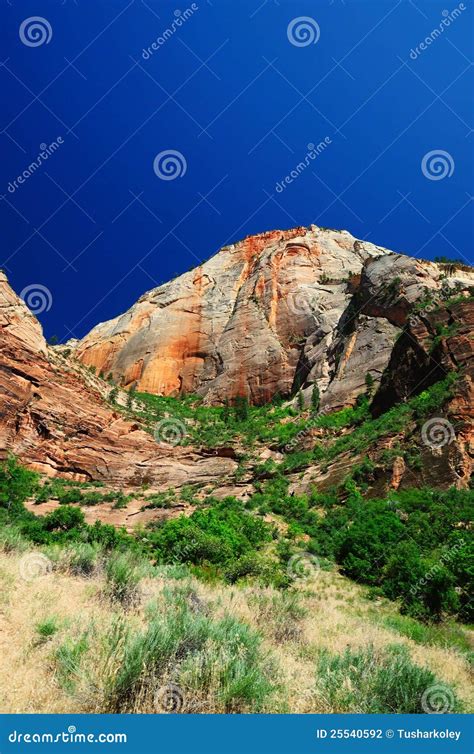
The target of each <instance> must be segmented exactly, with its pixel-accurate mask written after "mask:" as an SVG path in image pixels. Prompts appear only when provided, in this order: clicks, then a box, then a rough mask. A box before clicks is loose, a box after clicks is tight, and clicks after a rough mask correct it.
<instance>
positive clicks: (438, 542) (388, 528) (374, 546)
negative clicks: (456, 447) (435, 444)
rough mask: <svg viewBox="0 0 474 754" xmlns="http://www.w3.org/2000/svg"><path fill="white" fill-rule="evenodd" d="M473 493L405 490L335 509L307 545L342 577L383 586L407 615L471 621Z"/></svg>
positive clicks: (331, 508)
mask: <svg viewBox="0 0 474 754" xmlns="http://www.w3.org/2000/svg"><path fill="white" fill-rule="evenodd" d="M473 502H474V492H473V491H472V490H457V489H454V488H452V489H450V490H448V491H440V490H431V489H412V490H403V491H399V492H397V493H393V494H392V495H391V499H390V500H367V501H364V500H359V499H357V497H356V496H352V497H349V499H348V500H346V501H345V502H344V504H341V503H339V504H338V505H337V504H334V502H333V503H332V504H331V506H329V507H328V509H327V512H326V515H325V516H324V518H323V519H322V520H321V522H320V523H319V525H318V526H317V529H316V533H315V534H314V536H313V540H312V542H311V545H310V550H311V551H313V552H315V553H316V554H321V555H326V556H330V557H333V558H334V559H335V560H336V562H337V563H339V564H340V565H341V566H342V570H343V573H345V574H346V575H347V576H349V577H350V578H352V579H354V580H356V581H359V582H360V583H363V584H369V585H371V586H378V587H381V589H382V590H383V593H384V594H385V595H386V596H387V597H389V598H390V599H400V601H401V605H402V610H403V611H405V612H407V613H408V614H410V615H413V616H416V617H421V618H425V619H427V618H428V619H432V620H440V619H441V617H442V616H443V615H444V614H459V617H460V618H461V619H462V620H466V621H470V620H472V607H471V603H470V600H469V597H468V595H469V594H470V593H472V587H473V582H474V566H473V548H474V544H473V535H472V531H471V529H470V521H471V519H472V510H473Z"/></svg>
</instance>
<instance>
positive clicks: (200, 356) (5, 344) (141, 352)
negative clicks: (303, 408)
mask: <svg viewBox="0 0 474 754" xmlns="http://www.w3.org/2000/svg"><path fill="white" fill-rule="evenodd" d="M473 285H474V273H473V272H472V269H471V268H466V267H462V266H461V267H460V266H459V265H438V264H434V263H430V262H423V261H420V260H414V259H411V258H409V257H405V256H403V255H399V254H394V253H392V252H389V251H387V250H385V249H382V248H380V247H377V246H374V245H373V244H369V243H365V242H361V241H357V240H356V239H354V238H353V236H351V235H350V234H349V233H347V232H346V231H340V232H338V231H329V230H323V229H320V228H317V227H316V226H311V227H310V228H296V229H294V230H291V231H273V232H271V233H264V234H261V235H259V236H255V237H252V238H247V239H245V240H244V241H242V242H241V243H238V244H235V245H233V246H229V247H226V248H224V249H223V250H222V251H221V252H220V253H219V254H217V255H216V256H215V257H213V258H212V259H210V260H209V261H208V262H206V263H205V264H203V265H201V266H200V267H199V268H197V269H196V270H194V271H191V272H188V273H186V274H185V275H182V276H181V277H179V278H177V279H176V280H173V281H171V282H170V283H168V284H166V285H164V286H161V287H159V288H157V289H155V290H153V291H150V292H149V293H147V294H145V295H144V296H142V298H141V299H140V300H139V301H138V302H137V304H135V306H133V307H132V308H131V309H130V310H129V311H128V312H127V313H125V314H123V315H121V316H120V317H118V318H117V319H115V320H112V321H111V322H108V323H105V324H101V325H98V326H97V327H96V328H94V330H93V331H92V332H91V333H90V334H89V335H88V336H87V337H86V338H85V339H84V340H82V341H80V342H78V343H75V342H70V343H68V344H67V345H66V346H60V347H50V346H48V345H47V344H46V342H45V340H44V337H43V334H42V330H41V327H40V325H39V323H38V322H37V320H36V319H35V318H34V317H33V316H32V315H31V313H30V312H29V310H28V308H27V307H26V306H25V304H24V303H23V301H21V299H20V298H19V297H18V296H16V295H15V293H14V292H13V291H12V290H11V288H10V287H9V286H8V283H7V281H6V278H5V276H4V275H3V274H2V275H1V276H0V458H4V457H5V456H6V455H7V453H10V452H12V453H14V454H15V455H17V456H18V457H19V458H20V460H21V461H23V462H24V463H26V464H28V465H29V466H30V467H32V468H35V469H37V470H38V471H41V472H43V473H45V474H47V475H56V474H61V475H63V476H67V477H70V478H73V479H77V480H88V479H94V480H104V481H106V482H108V483H109V484H110V485H112V486H115V487H118V486H120V487H128V486H131V487H137V486H141V485H144V484H146V485H149V486H151V487H153V488H155V489H164V488H168V487H177V488H179V487H181V486H183V485H185V484H197V485H199V487H200V488H202V487H203V486H204V485H209V486H211V487H212V488H213V489H216V490H217V492H216V494H218V495H219V494H225V493H226V494H239V495H246V494H248V493H249V491H250V490H251V484H252V476H251V473H250V471H249V473H248V474H247V476H246V477H245V478H244V479H242V480H241V482H240V485H241V486H240V487H239V483H238V482H237V477H236V476H234V472H235V471H236V469H237V467H238V466H239V457H238V456H239V453H237V452H236V449H235V448H233V447H228V448H217V449H214V450H212V451H210V450H199V449H197V448H188V447H181V446H179V447H178V446H174V447H173V446H172V445H169V444H166V443H157V442H156V441H155V440H154V438H153V437H152V436H151V435H150V434H148V433H146V432H144V431H143V430H142V429H141V426H140V425H139V424H138V423H133V422H130V421H127V420H126V419H124V417H123V413H121V412H120V411H119V410H114V408H113V407H111V405H110V404H109V403H108V401H107V398H108V394H109V393H110V386H109V385H108V384H107V383H106V382H105V381H104V380H102V379H99V378H98V377H97V376H95V375H94V374H93V373H92V371H91V370H90V369H89V367H90V366H91V365H92V366H94V367H95V368H96V371H97V372H102V373H103V374H104V375H108V374H109V373H111V374H112V376H113V377H114V378H115V380H116V381H117V382H119V383H120V384H121V385H123V386H124V387H130V386H131V385H135V386H136V387H137V388H138V389H139V390H143V391H149V392H154V393H163V394H166V395H168V394H179V393H186V392H199V393H201V394H202V395H203V396H205V400H206V401H207V402H209V403H211V402H212V403H221V402H223V401H226V400H232V399H233V398H235V397H237V396H241V395H246V396H247V397H249V399H250V400H252V401H253V402H256V403H260V402H265V401H268V400H270V399H271V398H272V397H273V396H274V395H275V394H277V393H278V394H280V395H283V396H294V395H295V394H296V392H297V391H299V390H301V392H302V395H303V399H306V401H307V402H309V401H310V399H311V393H312V391H313V387H314V385H315V384H316V385H317V386H318V388H319V390H320V394H321V409H322V410H324V411H331V410H333V409H336V408H340V407H342V406H347V405H352V404H354V403H355V401H356V399H357V397H358V396H359V395H360V394H361V393H362V392H365V391H366V390H367V384H366V376H367V374H368V373H369V374H370V375H371V377H372V382H373V384H372V385H371V391H372V394H375V397H374V401H373V404H372V410H373V413H374V415H378V414H380V413H382V412H384V411H386V410H387V409H388V408H390V407H391V406H392V405H394V404H395V403H397V402H400V401H404V400H406V399H407V398H409V397H411V396H412V395H415V394H417V393H419V392H421V391H422V390H423V389H425V388H426V387H429V386H430V385H432V384H433V383H435V382H436V381H438V380H439V379H442V378H443V377H444V376H445V375H446V374H447V373H448V372H450V371H456V372H459V373H460V375H461V379H460V380H458V382H457V384H456V389H455V391H454V392H453V397H452V400H451V402H450V404H449V405H448V406H447V407H445V409H444V410H445V412H446V416H448V417H449V421H452V422H453V426H454V427H455V434H456V437H455V440H454V441H453V442H451V443H449V444H448V446H447V447H446V448H444V449H443V450H442V452H441V453H435V454H433V453H432V449H430V448H424V449H423V453H425V456H426V457H424V458H423V464H422V467H423V468H422V469H420V471H419V472H418V471H417V472H416V474H415V476H414V473H413V470H411V469H410V468H409V466H408V465H407V464H405V465H404V464H403V459H402V458H399V459H398V460H397V463H396V464H394V466H393V468H392V469H390V470H389V472H387V470H386V469H383V470H382V471H381V475H380V479H379V480H378V481H377V480H374V490H376V489H380V490H383V489H388V488H390V489H396V488H399V487H403V486H407V485H408V486H410V485H411V486H413V485H414V484H415V485H418V484H424V483H430V484H434V485H435V486H436V485H438V486H446V485H448V486H449V484H456V485H457V486H467V484H468V479H469V476H470V473H471V469H472V426H473V421H474V416H473V405H474V401H473V398H474V396H473V372H472V369H473V366H472V363H473V345H472V330H473V324H474V322H473V319H474V314H473V308H472V301H471V300H470V299H468V298H466V297H465V298H463V296H466V294H467V292H468V290H469V289H471V290H472V287H473ZM453 293H456V294H460V295H459V297H458V298H459V301H458V303H456V304H453V305H451V304H449V303H448V304H446V300H448V299H449V300H450V299H451V296H452V294H453ZM440 302H443V305H442V306H438V304H439V303H440ZM71 355H73V356H76V357H78V358H71V357H70V356H71ZM369 382H370V381H369ZM124 396H126V393H123V392H122V391H119V395H118V403H122V404H123V403H124V402H125V397H124ZM318 431H320V430H317V429H314V430H313V431H311V432H309V433H308V435H307V438H306V439H307V442H308V443H309V447H312V446H313V445H314V442H315V441H319V439H320V438H318V437H317V433H318ZM178 433H179V428H178ZM171 434H173V432H172V433H171ZM260 450H261V451H262V452H267V451H266V450H265V449H264V448H261V449H260ZM239 452H240V451H239ZM272 452H273V451H272ZM262 458H263V456H262ZM357 462H358V461H357V458H355V457H353V456H351V455H350V454H346V455H345V456H341V458H338V459H335V461H334V463H333V464H332V465H331V468H330V469H323V467H321V468H318V467H312V468H311V469H309V470H308V471H307V472H305V473H304V478H303V480H302V481H301V483H304V484H310V483H311V484H312V483H313V482H314V483H317V486H318V488H319V489H321V490H324V489H325V486H326V487H330V486H333V485H334V484H338V483H339V482H340V481H341V480H342V479H343V478H344V476H346V475H347V473H349V472H348V470H350V468H351V467H352V466H353V465H354V463H357ZM425 470H427V471H426V473H425ZM388 477H390V478H388ZM239 478H240V477H239ZM297 483H298V484H299V483H300V481H298V482H297ZM377 484H378V487H377ZM387 485H388V487H387Z"/></svg>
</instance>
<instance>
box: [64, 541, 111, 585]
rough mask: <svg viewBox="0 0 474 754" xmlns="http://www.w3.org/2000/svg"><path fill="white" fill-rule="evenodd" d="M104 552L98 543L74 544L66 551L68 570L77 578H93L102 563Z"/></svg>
mask: <svg viewBox="0 0 474 754" xmlns="http://www.w3.org/2000/svg"><path fill="white" fill-rule="evenodd" d="M101 555H102V550H101V548H100V546H99V545H97V544H96V543H90V542H74V543H72V544H71V545H70V546H69V547H68V549H67V551H66V559H67V563H68V569H69V570H70V571H71V573H72V574H74V575H75V576H85V577H91V576H93V575H94V574H95V573H96V571H97V569H98V567H99V563H100V558H101Z"/></svg>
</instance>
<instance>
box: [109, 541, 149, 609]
mask: <svg viewBox="0 0 474 754" xmlns="http://www.w3.org/2000/svg"><path fill="white" fill-rule="evenodd" d="M144 572H145V569H144V563H143V561H140V560H138V559H137V557H136V556H135V555H134V554H133V553H130V552H122V553H120V552H119V553H114V554H113V555H111V557H110V558H109V559H108V561H107V563H106V568H105V575H106V593H107V594H108V596H109V597H110V598H111V599H112V600H116V601H118V602H120V603H121V604H122V605H123V606H124V607H131V606H132V605H133V604H135V603H136V602H137V601H138V597H139V590H138V585H139V583H140V581H141V579H142V577H143V576H144Z"/></svg>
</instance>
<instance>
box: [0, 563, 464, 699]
mask: <svg viewBox="0 0 474 754" xmlns="http://www.w3.org/2000/svg"><path fill="white" fill-rule="evenodd" d="M27 554H31V551H30V552H29V553H27ZM22 557H25V553H23V554H21V553H14V552H11V553H10V554H4V553H2V554H0V586H1V588H0V595H1V597H0V637H1V639H0V650H1V651H0V709H1V711H2V712H100V711H110V710H114V711H132V710H133V711H140V712H152V711H160V710H161V708H160V709H157V706H156V705H157V702H156V691H157V689H159V688H163V686H165V687H166V684H167V683H175V682H176V681H179V690H178V691H177V693H178V694H179V695H182V697H183V700H184V701H183V708H182V711H210V712H223V711H226V710H229V711H243V712H245V711H255V710H256V709H262V710H267V711H291V712H338V711H348V709H350V710H351V711H364V709H365V707H364V704H373V701H370V699H368V698H364V693H361V692H360V690H357V689H355V690H354V692H351V683H350V682H349V676H350V675H351V672H352V671H351V668H350V667H349V666H347V667H346V666H345V665H343V667H342V671H341V669H340V671H339V675H338V676H337V677H336V676H334V678H333V679H332V680H331V678H332V676H331V674H330V672H329V670H328V669H327V667H326V669H324V668H323V666H322V665H320V666H319V668H320V669H319V672H318V670H317V668H318V663H320V662H321V654H320V653H321V650H328V651H329V652H330V653H331V655H339V656H343V653H344V652H345V650H347V649H348V648H350V649H351V650H355V651H358V650H360V649H361V648H366V647H367V646H369V645H372V646H373V653H372V654H371V663H374V662H377V660H376V658H377V656H379V654H380V652H381V651H383V648H386V647H387V646H389V645H393V644H394V643H395V644H397V645H403V646H405V647H406V648H407V650H408V653H409V656H410V658H411V661H412V663H414V664H415V665H417V666H419V667H422V668H427V669H429V670H430V671H432V672H433V674H434V676H435V677H436V678H435V682H436V683H441V684H444V685H445V684H448V685H449V686H450V687H451V688H452V689H453V690H454V692H455V694H456V696H457V698H458V699H459V704H460V705H461V706H462V707H464V709H472V705H473V702H474V699H473V697H472V694H471V693H470V692H469V685H468V684H469V673H468V664H467V657H466V647H467V644H468V635H469V632H468V631H467V629H451V630H448V629H447V628H446V627H445V628H443V629H441V628H440V629H432V635H431V637H427V636H426V635H424V634H423V631H425V629H424V627H423V626H421V624H417V623H416V622H415V621H408V622H407V619H403V618H400V616H399V615H398V613H397V612H396V610H395V608H394V606H393V605H391V603H389V602H388V601H385V600H379V601H377V602H376V603H374V602H372V601H370V600H369V599H368V598H367V592H366V590H364V589H363V588H361V587H359V586H357V585H355V584H353V583H352V582H350V581H348V580H347V579H344V578H343V577H341V576H340V575H338V574H337V573H335V572H329V571H319V572H317V573H316V574H314V577H313V578H310V579H308V580H306V581H304V582H300V583H297V585H296V591H295V596H293V592H292V593H291V595H288V594H286V595H284V596H282V594H281V593H280V592H277V591H275V590H273V589H272V588H259V587H257V586H239V587H228V586H227V587H226V586H222V585H214V586H211V585H209V584H204V583H203V582H202V581H197V580H195V579H194V578H193V577H192V576H190V575H185V574H184V573H183V574H181V575H182V576H183V578H181V579H180V580H178V581H176V580H174V579H172V578H163V579H156V578H155V579H147V578H145V579H143V581H142V582H141V584H140V587H139V592H137V595H139V596H137V600H136V601H135V602H134V604H133V605H132V606H128V607H126V606H123V605H122V604H120V603H119V602H117V601H116V600H111V599H110V596H108V593H107V584H106V581H105V579H104V576H103V575H101V574H100V573H99V574H97V575H95V576H93V577H92V578H88V579H87V578H83V577H77V576H73V575H71V573H70V571H68V570H67V568H65V567H64V566H61V564H60V563H56V565H55V568H54V570H53V571H52V572H51V573H49V574H47V575H44V576H43V577H42V578H38V579H35V580H33V581H25V580H24V579H22V578H21V577H20V575H19V574H20V563H21V558H22ZM170 588H171V589H174V592H172V594H171V601H172V602H173V603H176V602H177V601H178V602H179V600H180V599H182V595H183V594H184V595H186V600H187V604H192V605H193V608H192V610H187V613H186V615H187V620H189V625H188V627H187V628H185V629H183V628H182V625H181V624H180V622H179V621H178V622H177V623H175V624H173V634H174V635H176V634H179V633H180V632H182V633H183V637H184V638H183V642H182V645H181V650H180V653H181V654H180V657H181V659H180V660H177V659H176V655H173V654H172V652H171V650H169V659H170V664H168V665H166V666H165V667H163V668H161V670H160V671H159V672H154V674H152V675H151V676H148V677H147V678H141V679H140V682H139V684H138V685H137V684H135V686H133V690H132V691H130V688H129V690H128V693H125V694H119V693H118V690H117V687H116V685H115V686H113V684H112V686H113V688H112V686H111V685H110V679H111V677H112V676H113V677H114V678H116V677H117V676H116V673H117V671H121V672H122V671H123V670H124V666H125V664H126V663H124V657H123V654H121V652H122V650H121V646H122V642H123V631H124V630H125V629H126V627H127V626H128V627H130V628H131V630H132V637H133V638H134V640H135V639H136V637H137V635H138V634H139V633H140V632H141V631H143V630H144V627H145V626H147V625H149V623H150V617H149V616H150V613H151V614H153V611H155V612H156V610H157V607H156V606H157V605H160V604H161V608H160V609H161V610H163V601H164V597H163V591H164V590H165V591H166V590H167V589H168V590H169V589H170ZM180 594H181V597H180V596H179V595H180ZM190 600H191V601H190ZM167 610H168V608H166V607H165V611H167ZM147 614H148V617H147ZM206 616H207V617H206ZM225 616H232V618H231V620H233V621H236V625H232V626H230V627H229V626H227V627H226V628H225V632H224V633H222V631H224V629H223V628H222V626H219V629H218V630H216V629H214V634H213V635H214V639H213V640H212V642H211V645H209V646H206V648H205V650H203V651H201V652H200V654H199V653H198V652H197V650H196V647H194V649H193V648H192V647H191V646H190V644H192V643H193V641H196V636H197V634H198V633H199V630H201V629H199V630H198V627H197V624H199V623H200V622H201V623H202V622H203V621H210V622H211V623H212V624H213V625H215V624H216V623H218V622H219V621H221V620H222V619H225ZM117 625H120V626H121V628H120V631H119V632H117ZM112 626H114V627H115V628H114V629H113V631H114V633H113V635H112V636H113V638H112V640H111V636H110V632H111V627H112ZM242 626H243V628H242ZM201 628H202V627H201ZM202 630H204V629H202ZM84 631H85V632H86V633H87V632H88V639H87V640H86V643H88V648H87V649H86V650H84V651H83V652H82V653H81V649H80V647H81V641H82V640H83V638H84ZM205 631H208V632H209V631H210V629H209V627H206V628H205ZM236 631H237V632H239V635H238V639H237V641H238V646H241V651H240V659H239V662H240V664H241V666H242V667H239V668H237V669H236V668H235V667H234V666H230V665H229V662H230V660H229V658H228V657H226V654H225V653H226V646H227V644H228V642H229V641H230V640H231V638H229V637H232V636H234V634H235V632H236ZM242 631H246V632H250V633H244V634H242V635H241V632H242ZM219 632H221V633H219ZM119 634H120V636H121V637H122V639H121V638H120V636H119ZM191 635H195V639H194V640H191ZM255 636H256V637H257V638H256V639H255ZM216 637H217V638H216ZM219 637H220V638H219ZM259 637H260V638H259ZM410 637H414V638H415V639H416V641H415V640H413V638H410ZM260 639H261V645H260V646H259V647H258V649H255V647H254V640H255V641H256V642H257V644H256V645H255V646H257V645H258V643H259V642H260ZM421 639H423V640H426V639H428V640H429V641H430V642H431V643H427V644H424V643H419V641H420V640H421ZM111 645H113V646H114V648H115V649H114V651H113V652H111V650H110V647H111ZM163 646H165V645H163ZM166 646H167V645H166ZM183 647H184V650H183ZM163 652H164V654H165V655H166V652H168V649H163V650H162V653H163ZM183 653H184V656H185V659H184V660H183ZM193 653H194V654H193ZM222 653H224V654H222ZM253 653H255V657H254V656H253ZM178 654H179V653H178ZM237 654H239V652H237ZM58 657H59V659H58ZM250 661H251V668H250V667H246V663H249V662H250ZM183 663H184V664H185V665H186V663H187V665H186V667H184V666H183ZM405 664H406V663H405ZM408 664H409V663H408ZM130 665H131V662H130V654H129V657H128V665H127V667H126V672H127V673H128V674H129V676H127V677H131V676H133V669H132V670H131V669H130ZM409 665H410V664H409ZM204 667H205V669H206V673H204V672H203V668H204ZM410 667H411V665H410ZM252 668H253V669H252ZM366 672H368V671H367V668H366ZM341 673H342V675H341ZM417 673H418V671H417ZM239 674H240V675H239ZM249 674H250V675H249ZM236 675H237V679H236ZM204 676H206V679H207V680H206V682H204V681H202V678H204ZM197 678H198V679H199V680H196V679H197ZM390 678H391V679H392V682H394V683H395V685H396V686H397V688H396V689H395V692H394V691H392V692H391V694H392V696H391V700H392V701H391V702H390V703H393V704H394V705H396V703H397V702H396V698H397V695H398V696H399V695H400V693H405V691H406V692H407V693H408V696H410V695H411V697H412V698H413V697H414V698H415V699H418V703H419V696H420V690H421V688H422V686H423V684H425V685H426V680H423V679H420V683H421V684H422V686H419V684H418V685H417V687H416V689H415V690H414V691H410V690H408V691H407V685H408V681H407V678H408V676H407V670H404V671H403V672H402V673H401V675H400V679H397V673H396V672H394V671H391V673H390ZM341 679H342V684H341ZM368 679H369V680H370V673H369V675H368V676H367V677H366V678H365V681H364V684H365V686H367V685H368ZM398 681H399V682H398ZM232 682H233V683H234V686H233V687H232ZM239 683H240V686H239ZM132 685H133V684H132ZM236 685H237V686H239V688H238V689H237V688H236ZM341 688H345V689H346V690H347V694H346V693H345V695H344V698H341V695H340V693H339V692H340V689H341ZM366 694H367V692H366ZM229 700H230V701H229ZM412 701H413V699H411V701H410V703H412ZM407 704H408V702H407ZM461 706H460V707H458V708H459V709H460V708H461ZM369 710H370V707H369ZM397 711H399V710H397ZM420 711H421V710H420Z"/></svg>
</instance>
